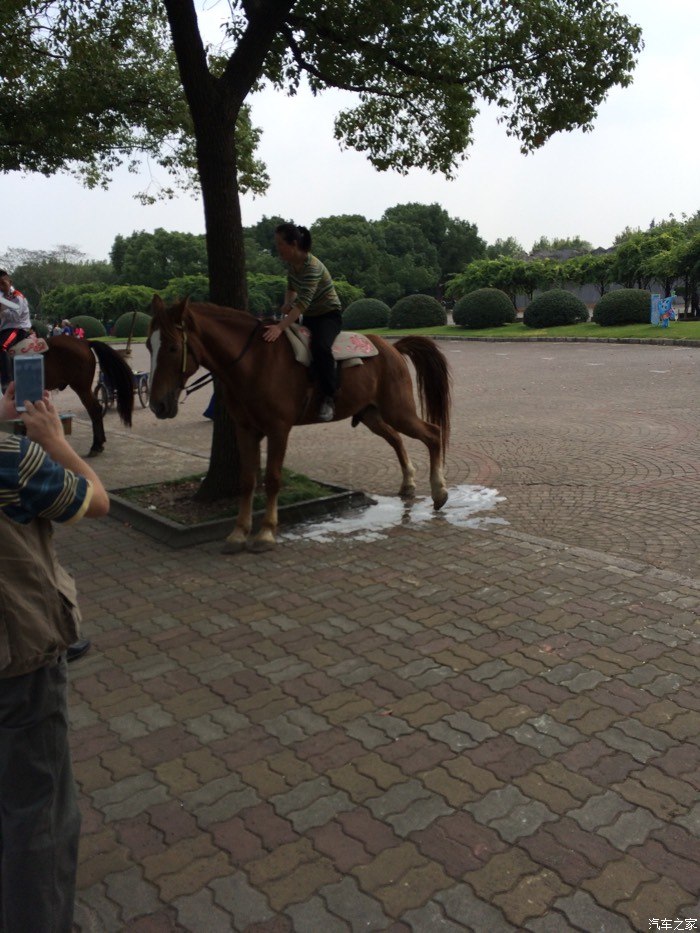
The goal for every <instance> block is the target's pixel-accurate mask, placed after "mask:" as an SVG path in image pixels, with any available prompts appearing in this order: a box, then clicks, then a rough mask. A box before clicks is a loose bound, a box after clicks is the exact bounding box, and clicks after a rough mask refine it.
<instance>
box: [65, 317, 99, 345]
mask: <svg viewBox="0 0 700 933" xmlns="http://www.w3.org/2000/svg"><path fill="white" fill-rule="evenodd" d="M68 320H69V321H70V322H71V324H72V325H73V328H74V329H75V328H76V327H82V328H83V330H84V331H85V339H86V340H95V338H97V337H106V336H107V331H106V330H105V329H104V325H103V323H102V321H98V320H97V318H96V317H90V315H89V314H76V315H75V317H70V318H68Z"/></svg>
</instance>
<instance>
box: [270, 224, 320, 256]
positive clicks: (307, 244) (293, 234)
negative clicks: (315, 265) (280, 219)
mask: <svg viewBox="0 0 700 933" xmlns="http://www.w3.org/2000/svg"><path fill="white" fill-rule="evenodd" d="M275 233H278V234H279V235H280V236H281V237H282V239H283V240H284V242H285V243H296V245H297V246H298V247H299V249H302V250H303V251H304V252H305V253H308V251H309V250H310V249H311V234H310V233H309V231H308V230H307V229H306V227H297V225H296V224H277V226H276V227H275Z"/></svg>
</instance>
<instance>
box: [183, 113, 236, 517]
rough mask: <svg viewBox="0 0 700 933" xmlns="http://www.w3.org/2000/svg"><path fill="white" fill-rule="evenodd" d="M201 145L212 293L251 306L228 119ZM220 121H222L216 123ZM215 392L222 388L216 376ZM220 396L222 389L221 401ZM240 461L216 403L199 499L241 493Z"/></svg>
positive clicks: (227, 419) (223, 412) (229, 303)
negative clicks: (207, 466)
mask: <svg viewBox="0 0 700 933" xmlns="http://www.w3.org/2000/svg"><path fill="white" fill-rule="evenodd" d="M212 122H213V123H214V125H213V126H211V128H210V129H209V131H208V132H207V133H206V137H205V138H206V144H205V145H202V146H198V162H199V173H200V179H201V183H202V199H203V201H204V223H205V230H206V236H207V258H208V267H209V296H210V298H211V300H212V301H213V302H214V303H215V304H218V305H224V306H227V307H231V308H247V306H248V289H247V284H246V273H245V252H244V249H243V226H242V220H241V208H240V201H239V196H238V184H237V172H236V150H235V138H234V134H233V131H232V129H231V128H230V127H226V125H225V118H221V119H220V121H219V120H216V121H212ZM216 124H218V125H216ZM214 391H215V392H216V391H217V384H216V380H215V382H214ZM220 399H221V394H220V392H219V395H218V398H217V401H218V400H220ZM239 479H240V464H239V459H238V447H237V444H236V438H235V433H234V426H233V422H232V420H231V418H230V417H229V415H228V412H227V410H226V408H225V406H224V405H221V404H216V405H215V406H214V428H213V432H212V442H211V455H210V459H209V469H208V470H207V474H206V476H205V477H204V479H203V480H202V484H201V486H200V487H199V489H198V490H197V493H196V496H195V498H196V499H199V500H200V501H205V502H211V501H214V500H216V499H224V498H230V497H232V496H235V495H237V494H238V490H239Z"/></svg>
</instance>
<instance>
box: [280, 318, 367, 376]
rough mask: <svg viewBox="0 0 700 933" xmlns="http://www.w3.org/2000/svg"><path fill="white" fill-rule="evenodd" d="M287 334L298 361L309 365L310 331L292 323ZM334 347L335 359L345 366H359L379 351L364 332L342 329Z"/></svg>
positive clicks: (286, 331)
mask: <svg viewBox="0 0 700 933" xmlns="http://www.w3.org/2000/svg"><path fill="white" fill-rule="evenodd" d="M285 334H286V335H287V337H288V338H289V342H290V343H291V345H292V349H293V351H294V357H295V359H296V360H297V362H298V363H303V364H304V366H309V364H310V363H311V353H310V352H309V331H308V330H307V329H306V328H305V327H302V325H301V324H292V325H291V327H288V328H287V329H286V330H285ZM332 349H333V359H334V360H336V361H337V362H339V363H343V364H344V365H345V366H359V365H361V364H362V359H363V358H366V357H370V356H377V354H378V353H379V350H377V348H376V347H375V345H374V344H373V343H372V341H371V340H368V339H367V338H366V337H365V336H364V335H363V334H356V333H354V332H353V331H349V330H341V332H340V333H339V334H338V336H337V337H336V338H335V340H334V342H333V348H332Z"/></svg>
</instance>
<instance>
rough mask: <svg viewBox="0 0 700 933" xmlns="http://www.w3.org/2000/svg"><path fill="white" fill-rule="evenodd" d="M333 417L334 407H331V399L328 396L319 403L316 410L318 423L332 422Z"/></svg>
mask: <svg viewBox="0 0 700 933" xmlns="http://www.w3.org/2000/svg"><path fill="white" fill-rule="evenodd" d="M334 417H335V406H334V405H333V399H332V398H330V396H326V398H324V400H323V401H322V402H321V407H320V408H319V410H318V420H319V421H332V420H333V418H334Z"/></svg>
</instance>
